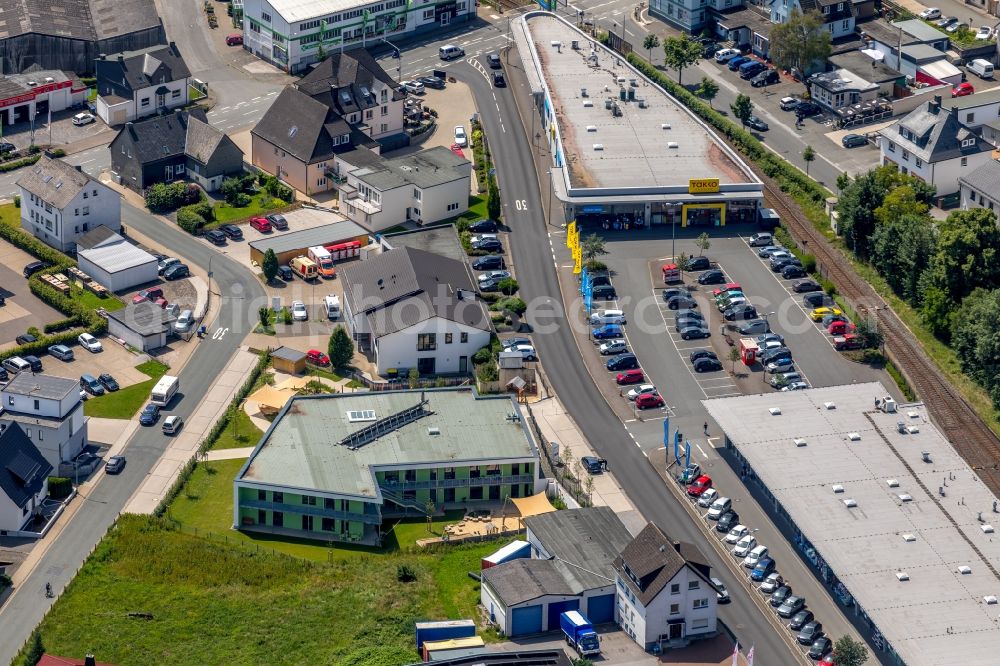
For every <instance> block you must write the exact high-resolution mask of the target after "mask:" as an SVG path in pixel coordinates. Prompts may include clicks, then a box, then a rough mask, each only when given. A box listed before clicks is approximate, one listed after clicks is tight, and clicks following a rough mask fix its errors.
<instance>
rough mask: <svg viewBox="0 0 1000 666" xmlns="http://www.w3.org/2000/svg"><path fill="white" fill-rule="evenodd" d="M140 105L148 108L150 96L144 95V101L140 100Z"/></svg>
mask: <svg viewBox="0 0 1000 666" xmlns="http://www.w3.org/2000/svg"><path fill="white" fill-rule="evenodd" d="M139 106H141V107H142V108H144V109H145V108H146V107H147V106H149V98H148V97H144V98H143V99H142V101H141V102H139Z"/></svg>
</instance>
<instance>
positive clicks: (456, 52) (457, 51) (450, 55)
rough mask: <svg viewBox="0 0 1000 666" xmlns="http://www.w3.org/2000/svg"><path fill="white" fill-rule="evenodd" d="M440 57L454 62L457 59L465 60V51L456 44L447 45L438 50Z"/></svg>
mask: <svg viewBox="0 0 1000 666" xmlns="http://www.w3.org/2000/svg"><path fill="white" fill-rule="evenodd" d="M438 55H439V56H440V57H441V60H454V59H455V58H464V57H465V49H463V48H462V47H461V46H455V45H454V44H445V45H444V46H442V47H441V48H439V49H438Z"/></svg>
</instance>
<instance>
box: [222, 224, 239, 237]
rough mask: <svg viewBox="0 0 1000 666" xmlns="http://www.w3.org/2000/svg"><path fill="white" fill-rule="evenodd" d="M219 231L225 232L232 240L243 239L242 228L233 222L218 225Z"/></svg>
mask: <svg viewBox="0 0 1000 666" xmlns="http://www.w3.org/2000/svg"><path fill="white" fill-rule="evenodd" d="M219 231H221V232H222V233H224V234H226V236H227V237H229V238H231V239H232V240H243V230H242V229H240V228H239V227H238V226H236V225H235V224H223V225H222V226H220V227H219Z"/></svg>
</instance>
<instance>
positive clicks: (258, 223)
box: [250, 217, 271, 234]
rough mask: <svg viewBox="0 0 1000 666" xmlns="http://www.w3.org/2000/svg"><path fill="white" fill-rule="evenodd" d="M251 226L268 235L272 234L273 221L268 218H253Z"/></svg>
mask: <svg viewBox="0 0 1000 666" xmlns="http://www.w3.org/2000/svg"><path fill="white" fill-rule="evenodd" d="M250 226H251V227H253V228H254V229H256V230H257V231H259V232H261V233H262V234H267V233H270V232H271V221H270V220H269V219H267V218H266V217H253V218H250Z"/></svg>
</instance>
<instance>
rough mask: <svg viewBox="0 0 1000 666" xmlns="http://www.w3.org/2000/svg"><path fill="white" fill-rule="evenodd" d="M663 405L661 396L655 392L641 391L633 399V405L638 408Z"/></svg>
mask: <svg viewBox="0 0 1000 666" xmlns="http://www.w3.org/2000/svg"><path fill="white" fill-rule="evenodd" d="M663 405H664V402H663V398H662V397H661V396H659V395H657V394H655V393H643V394H642V395H640V396H639V397H638V398H636V399H635V406H636V407H638V408H639V409H652V408H654V407H663Z"/></svg>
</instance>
